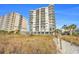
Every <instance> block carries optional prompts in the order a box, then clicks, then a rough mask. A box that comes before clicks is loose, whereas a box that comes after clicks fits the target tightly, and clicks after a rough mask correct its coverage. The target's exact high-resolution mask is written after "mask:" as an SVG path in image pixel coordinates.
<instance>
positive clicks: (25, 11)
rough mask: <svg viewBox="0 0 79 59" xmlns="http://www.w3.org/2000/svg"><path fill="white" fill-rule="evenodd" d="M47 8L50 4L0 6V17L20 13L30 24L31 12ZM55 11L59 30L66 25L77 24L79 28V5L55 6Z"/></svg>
mask: <svg viewBox="0 0 79 59" xmlns="http://www.w3.org/2000/svg"><path fill="white" fill-rule="evenodd" d="M46 6H48V4H0V16H2V15H5V14H8V13H9V12H18V13H20V14H22V15H23V16H24V17H26V19H27V21H28V22H29V11H30V10H32V9H37V8H41V7H46ZM54 9H55V18H56V26H57V28H61V27H62V26H63V25H64V24H66V25H70V24H76V25H77V26H78V27H79V5H78V4H55V5H54ZM28 27H29V26H28Z"/></svg>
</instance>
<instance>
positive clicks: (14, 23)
mask: <svg viewBox="0 0 79 59" xmlns="http://www.w3.org/2000/svg"><path fill="white" fill-rule="evenodd" d="M0 30H5V31H16V30H22V31H26V19H25V18H24V17H23V16H22V15H20V14H18V13H15V12H12V13H9V14H7V15H4V16H1V17H0Z"/></svg>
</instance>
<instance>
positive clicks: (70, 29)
mask: <svg viewBox="0 0 79 59" xmlns="http://www.w3.org/2000/svg"><path fill="white" fill-rule="evenodd" d="M76 28H77V26H76V25H75V24H71V25H69V26H68V29H69V32H70V35H72V33H73V32H74V31H75V29H76Z"/></svg>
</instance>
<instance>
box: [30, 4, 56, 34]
mask: <svg viewBox="0 0 79 59" xmlns="http://www.w3.org/2000/svg"><path fill="white" fill-rule="evenodd" d="M55 27H56V26H55V14H54V7H53V5H49V6H48V7H42V8H39V9H36V10H31V11H30V31H31V34H53V31H54V30H55Z"/></svg>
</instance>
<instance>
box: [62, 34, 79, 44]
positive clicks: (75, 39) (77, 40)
mask: <svg viewBox="0 0 79 59" xmlns="http://www.w3.org/2000/svg"><path fill="white" fill-rule="evenodd" d="M61 39H64V40H66V41H68V42H71V43H72V44H75V45H79V37H78V36H70V35H64V36H62V37H61Z"/></svg>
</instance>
